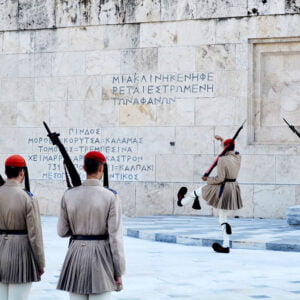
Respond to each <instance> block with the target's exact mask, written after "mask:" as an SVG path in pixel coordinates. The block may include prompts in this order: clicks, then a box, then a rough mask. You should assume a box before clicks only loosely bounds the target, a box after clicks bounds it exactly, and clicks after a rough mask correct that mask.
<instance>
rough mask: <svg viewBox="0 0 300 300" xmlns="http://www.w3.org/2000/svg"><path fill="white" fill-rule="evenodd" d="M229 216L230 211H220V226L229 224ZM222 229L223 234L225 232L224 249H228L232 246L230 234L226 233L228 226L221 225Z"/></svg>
mask: <svg viewBox="0 0 300 300" xmlns="http://www.w3.org/2000/svg"><path fill="white" fill-rule="evenodd" d="M227 214H228V210H225V209H219V223H220V225H221V224H223V223H228V222H227ZM221 227H222V232H223V247H224V248H228V247H229V245H230V241H229V234H228V233H226V225H225V224H223V225H221Z"/></svg>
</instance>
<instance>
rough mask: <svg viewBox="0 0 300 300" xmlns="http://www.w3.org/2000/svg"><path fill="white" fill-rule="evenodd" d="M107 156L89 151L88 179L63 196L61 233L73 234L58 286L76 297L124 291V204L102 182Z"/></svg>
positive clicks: (83, 299)
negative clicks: (122, 205) (122, 211)
mask: <svg viewBox="0 0 300 300" xmlns="http://www.w3.org/2000/svg"><path fill="white" fill-rule="evenodd" d="M105 163H106V158H105V156H104V155H103V154H102V153H101V152H98V151H91V152H88V153H87V154H86V155H85V157H84V166H83V169H84V171H85V172H86V174H87V179H86V180H85V181H84V182H83V183H82V185H79V186H76V187H74V188H71V189H69V190H67V191H66V192H65V194H64V196H63V198H62V201H61V210H60V216H59V220H58V234H59V236H61V237H69V236H70V237H71V238H70V244H69V249H68V252H67V255H66V258H65V261H64V264H63V267H62V271H61V274H60V278H59V282H58V286H57V288H58V289H61V290H64V291H68V292H69V293H70V299H73V300H75V299H76V300H87V299H90V300H91V299H94V300H96V299H97V300H100V299H101V300H106V299H110V297H111V291H115V290H121V288H122V274H123V273H124V270H125V259H124V252H123V233H122V221H121V217H122V215H121V203H120V200H119V198H118V196H117V193H116V192H113V191H111V190H109V189H107V188H105V187H102V185H101V182H100V179H101V178H102V176H103V171H104V165H105Z"/></svg>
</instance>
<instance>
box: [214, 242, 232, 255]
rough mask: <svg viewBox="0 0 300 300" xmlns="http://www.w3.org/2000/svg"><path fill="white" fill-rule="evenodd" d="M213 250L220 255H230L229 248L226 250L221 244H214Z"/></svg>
mask: <svg viewBox="0 0 300 300" xmlns="http://www.w3.org/2000/svg"><path fill="white" fill-rule="evenodd" d="M212 248H213V249H214V250H215V251H216V252H218V253H229V252H230V249H229V247H227V248H224V247H223V246H221V245H220V244H219V243H213V244H212Z"/></svg>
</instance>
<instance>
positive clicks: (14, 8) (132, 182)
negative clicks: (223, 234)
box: [0, 0, 300, 218]
mask: <svg viewBox="0 0 300 300" xmlns="http://www.w3.org/2000/svg"><path fill="white" fill-rule="evenodd" d="M0 14H1V18H0V105H1V110H0V112H1V118H0V128H1V130H2V134H1V135H0V145H1V146H0V158H1V161H2V162H3V161H4V159H5V158H6V157H7V156H8V155H10V154H13V153H19V154H21V155H24V157H25V158H26V159H27V162H28V166H29V174H30V177H31V185H32V192H33V193H34V194H36V196H37V197H38V199H39V202H40V206H41V211H42V213H44V214H56V213H57V212H58V208H59V203H60V199H61V196H62V193H63V192H64V190H65V189H66V184H65V179H64V170H63V165H62V157H61V156H60V154H59V152H58V150H57V148H56V147H55V146H53V145H52V144H51V142H50V140H49V139H48V137H47V136H46V134H47V133H46V131H45V129H44V128H43V125H42V122H43V121H46V122H47V123H48V125H49V127H50V128H51V129H52V130H53V131H56V132H59V133H60V134H61V140H62V142H63V143H64V145H65V146H66V148H67V150H68V152H69V153H70V156H71V157H72V159H73V162H74V164H75V165H76V167H77V169H78V171H79V172H80V173H81V175H82V176H83V172H82V169H81V166H82V158H83V155H84V154H85V153H86V152H87V151H90V150H100V151H102V152H103V153H104V154H105V155H106V156H107V158H108V165H109V175H110V186H111V187H112V188H114V189H116V190H117V191H118V192H119V194H120V197H121V198H122V201H123V212H124V214H125V215H127V216H142V215H151V214H187V215H189V214H200V215H213V214H214V213H215V212H214V211H213V210H212V209H211V208H210V207H208V206H206V205H205V203H203V202H202V203H201V204H202V210H201V211H200V212H199V211H194V210H192V209H191V208H178V207H176V202H177V199H176V194H177V191H178V189H179V187H181V186H187V187H188V188H189V189H193V188H195V187H197V186H198V185H199V184H202V183H201V176H202V174H203V173H204V172H205V170H206V169H207V168H208V167H209V166H210V165H211V163H212V161H213V159H214V157H215V156H216V155H217V154H218V153H219V152H220V150H221V148H220V146H219V145H218V144H217V143H216V142H215V141H214V135H215V134H218V135H221V136H223V137H224V138H228V137H232V136H233V134H234V132H235V131H236V130H237V128H238V127H239V126H240V125H241V123H242V122H243V121H244V120H247V121H246V124H245V127H244V129H243V130H242V131H241V133H240V135H239V137H238V140H237V150H239V151H240V153H241V154H242V156H243V158H242V169H241V172H240V176H239V183H240V186H241V190H242V197H243V200H244V204H245V207H244V208H243V209H242V210H240V211H239V212H237V213H236V214H235V216H240V217H262V218H284V217H285V212H286V208H287V207H289V206H292V205H295V204H300V171H299V168H298V166H300V140H299V138H297V136H296V135H294V134H293V133H292V132H291V131H290V129H289V128H288V127H287V126H286V124H285V123H284V122H283V120H282V118H283V117H284V118H286V119H287V120H288V121H289V122H290V123H291V124H293V125H295V126H300V1H299V0H294V1H292V0H272V1H271V0H226V1H225V0H211V1H208V0H180V1H179V0H132V1H131V0H104V1H103V0H76V1H67V0H43V1H41V0H34V1H32V0H18V1H17V0H6V1H4V0H2V1H1V0H0ZM0 172H1V174H2V176H3V175H4V174H3V173H4V168H3V163H2V164H1V168H0Z"/></svg>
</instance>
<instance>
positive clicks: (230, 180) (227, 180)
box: [224, 178, 236, 182]
mask: <svg viewBox="0 0 300 300" xmlns="http://www.w3.org/2000/svg"><path fill="white" fill-rule="evenodd" d="M224 182H236V179H228V178H225V179H224Z"/></svg>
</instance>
